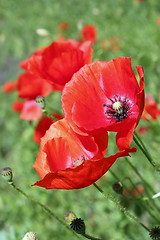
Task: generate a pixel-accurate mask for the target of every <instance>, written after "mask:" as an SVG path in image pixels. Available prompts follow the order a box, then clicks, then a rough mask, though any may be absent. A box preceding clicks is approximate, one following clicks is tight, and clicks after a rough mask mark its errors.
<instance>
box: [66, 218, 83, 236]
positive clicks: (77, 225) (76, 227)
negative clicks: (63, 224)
mask: <svg viewBox="0 0 160 240" xmlns="http://www.w3.org/2000/svg"><path fill="white" fill-rule="evenodd" d="M70 227H71V229H72V230H73V231H75V232H76V233H78V234H82V235H83V234H85V230H86V226H85V223H84V221H83V220H82V219H81V218H75V219H74V220H73V221H72V222H71V224H70Z"/></svg>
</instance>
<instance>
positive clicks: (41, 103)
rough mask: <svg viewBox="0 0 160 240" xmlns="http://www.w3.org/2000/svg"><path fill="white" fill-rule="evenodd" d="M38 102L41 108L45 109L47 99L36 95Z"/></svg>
mask: <svg viewBox="0 0 160 240" xmlns="http://www.w3.org/2000/svg"><path fill="white" fill-rule="evenodd" d="M36 103H37V104H38V106H39V107H40V108H42V109H45V106H46V101H45V98H44V97H42V96H38V97H36Z"/></svg>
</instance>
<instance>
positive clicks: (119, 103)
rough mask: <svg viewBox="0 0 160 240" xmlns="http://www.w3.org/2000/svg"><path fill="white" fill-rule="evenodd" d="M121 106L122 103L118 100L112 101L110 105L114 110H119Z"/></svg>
mask: <svg viewBox="0 0 160 240" xmlns="http://www.w3.org/2000/svg"><path fill="white" fill-rule="evenodd" d="M121 107H122V103H121V102H119V101H117V102H115V103H113V105H112V108H113V109H114V110H115V111H117V110H119V109H120V108H121Z"/></svg>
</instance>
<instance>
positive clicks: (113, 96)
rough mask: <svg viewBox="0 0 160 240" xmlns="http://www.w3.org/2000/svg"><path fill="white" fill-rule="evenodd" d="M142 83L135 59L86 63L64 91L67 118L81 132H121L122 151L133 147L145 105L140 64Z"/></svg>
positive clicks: (118, 133) (118, 138)
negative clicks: (135, 68) (133, 136)
mask: <svg viewBox="0 0 160 240" xmlns="http://www.w3.org/2000/svg"><path fill="white" fill-rule="evenodd" d="M137 70H138V74H139V76H140V85H138V82H137V80H136V78H135V75H134V72H133V70H132V67H131V60H130V58H127V57H119V58H116V59H113V60H111V61H109V62H105V61H104V62H102V61H96V62H93V63H91V64H87V65H85V66H84V67H83V68H81V69H80V70H79V71H78V72H77V73H75V74H74V76H73V78H72V80H71V81H70V82H69V83H68V84H66V86H65V88H64V91H63V94H62V104H63V109H64V113H65V117H66V119H67V120H68V122H69V123H70V124H71V126H72V127H73V128H74V130H75V131H76V132H77V133H79V134H84V135H85V134H86V133H90V134H91V133H93V132H97V133H99V131H100V130H104V131H113V132H117V146H118V148H119V150H123V149H124V148H127V147H129V145H130V143H131V140H132V135H133V131H134V129H135V127H136V125H137V124H138V121H139V119H140V117H141V114H142V111H143V106H144V83H143V69H142V67H141V66H137Z"/></svg>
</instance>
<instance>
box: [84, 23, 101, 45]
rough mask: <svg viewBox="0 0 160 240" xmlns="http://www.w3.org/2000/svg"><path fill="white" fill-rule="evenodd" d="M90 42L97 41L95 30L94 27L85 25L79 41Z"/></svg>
mask: <svg viewBox="0 0 160 240" xmlns="http://www.w3.org/2000/svg"><path fill="white" fill-rule="evenodd" d="M86 40H90V41H91V42H92V43H95V42H96V40H97V29H96V27H95V26H94V25H85V26H84V27H83V28H82V30H81V33H80V41H82V42H83V41H86Z"/></svg>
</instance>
